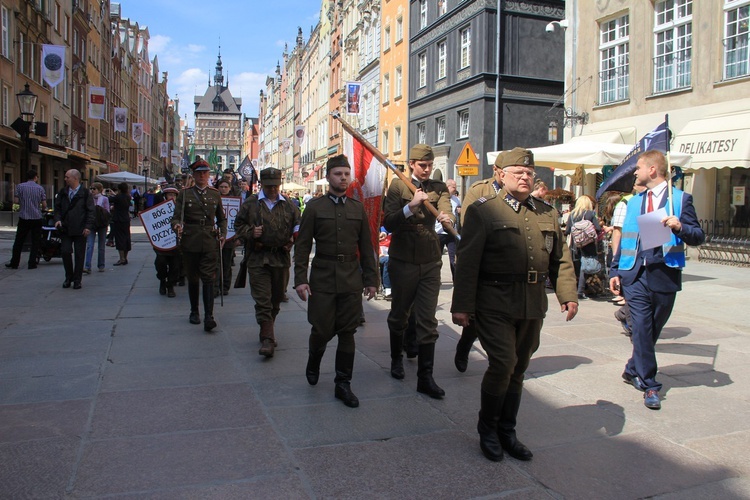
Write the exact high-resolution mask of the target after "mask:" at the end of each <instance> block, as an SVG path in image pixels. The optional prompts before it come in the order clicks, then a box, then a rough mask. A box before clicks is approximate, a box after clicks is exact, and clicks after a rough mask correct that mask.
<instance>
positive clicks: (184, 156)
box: [180, 149, 190, 174]
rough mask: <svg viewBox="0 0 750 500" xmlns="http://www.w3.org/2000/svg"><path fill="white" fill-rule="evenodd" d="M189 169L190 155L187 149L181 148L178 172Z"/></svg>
mask: <svg viewBox="0 0 750 500" xmlns="http://www.w3.org/2000/svg"><path fill="white" fill-rule="evenodd" d="M189 171H190V157H189V156H188V152H187V149H183V150H182V159H181V160H180V172H182V173H183V174H187V173H188V172H189Z"/></svg>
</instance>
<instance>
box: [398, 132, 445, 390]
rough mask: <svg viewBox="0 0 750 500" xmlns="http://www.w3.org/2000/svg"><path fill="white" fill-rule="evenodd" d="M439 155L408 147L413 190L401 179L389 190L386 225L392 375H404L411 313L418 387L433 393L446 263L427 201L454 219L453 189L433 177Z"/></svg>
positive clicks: (425, 147)
mask: <svg viewBox="0 0 750 500" xmlns="http://www.w3.org/2000/svg"><path fill="white" fill-rule="evenodd" d="M434 158H435V156H434V154H433V152H432V148H431V147H430V146H428V145H426V144H417V145H415V146H413V147H412V148H411V150H410V151H409V167H410V168H411V173H412V183H413V184H414V186H415V187H416V188H417V190H416V192H415V193H412V192H411V190H410V189H409V187H408V186H407V185H406V184H404V182H403V181H401V179H399V178H396V179H394V180H393V182H391V185H390V186H389V188H388V194H387V195H386V199H385V205H384V212H385V219H384V226H385V228H386V230H388V231H390V232H391V233H393V234H392V236H391V246H390V248H389V250H388V273H389V274H390V276H391V285H392V295H391V297H392V299H391V312H390V314H389V315H388V329H389V330H390V340H391V376H392V377H393V378H395V379H399V380H400V379H403V378H404V376H405V374H404V364H403V355H402V344H403V338H404V332H405V331H406V328H407V325H408V322H409V313H410V312H413V314H414V317H415V321H416V330H417V343H418V344H419V364H418V370H417V391H418V392H421V393H423V394H427V395H428V396H430V397H433V398H437V399H439V398H442V397H443V396H444V395H445V391H443V389H441V388H440V387H439V386H438V385H437V384H436V383H435V380H434V379H433V378H432V369H433V365H434V362H435V341H437V338H438V333H437V318H435V310H436V309H437V300H438V293H439V292H440V268H441V267H442V265H443V261H442V255H441V253H440V242H439V240H438V236H437V234H436V233H435V220H436V218H435V216H434V215H432V214H431V213H430V212H429V211H428V210H427V208H426V207H425V206H424V204H425V203H430V204H432V206H434V207H435V208H436V209H437V211H438V217H437V221H439V222H440V223H442V224H452V223H453V222H454V217H453V215H452V211H451V201H450V192H449V191H448V187H447V186H446V185H445V183H443V182H441V181H438V180H434V179H430V174H431V173H432V163H433V160H434Z"/></svg>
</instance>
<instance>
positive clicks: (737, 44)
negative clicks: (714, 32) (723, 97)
mask: <svg viewBox="0 0 750 500" xmlns="http://www.w3.org/2000/svg"><path fill="white" fill-rule="evenodd" d="M724 15H725V17H724V19H725V24H724V79H725V80H727V79H730V78H737V77H739V76H745V75H747V74H749V73H750V68H748V62H750V51H748V45H749V43H748V42H750V40H749V37H750V34H749V32H748V23H750V1H748V0H724Z"/></svg>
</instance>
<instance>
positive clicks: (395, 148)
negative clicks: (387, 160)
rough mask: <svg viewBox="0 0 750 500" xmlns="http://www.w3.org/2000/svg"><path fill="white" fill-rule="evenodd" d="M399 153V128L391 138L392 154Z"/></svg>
mask: <svg viewBox="0 0 750 500" xmlns="http://www.w3.org/2000/svg"><path fill="white" fill-rule="evenodd" d="M399 151H401V127H396V131H395V135H394V137H393V152H394V153H398V152H399Z"/></svg>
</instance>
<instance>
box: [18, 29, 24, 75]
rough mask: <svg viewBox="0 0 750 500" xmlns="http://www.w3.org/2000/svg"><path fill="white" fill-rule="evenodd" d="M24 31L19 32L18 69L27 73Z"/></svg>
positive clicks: (22, 72)
mask: <svg viewBox="0 0 750 500" xmlns="http://www.w3.org/2000/svg"><path fill="white" fill-rule="evenodd" d="M24 41H25V40H24V38H23V33H19V34H18V70H19V71H20V72H21V74H26V53H25V52H24V49H25V47H26V44H25V43H24Z"/></svg>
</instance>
